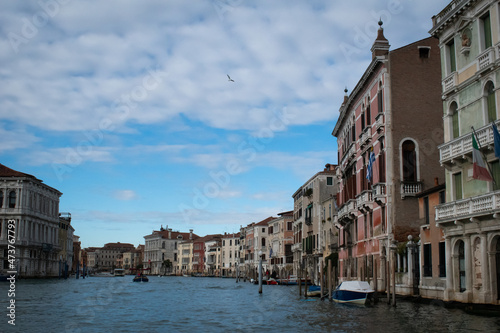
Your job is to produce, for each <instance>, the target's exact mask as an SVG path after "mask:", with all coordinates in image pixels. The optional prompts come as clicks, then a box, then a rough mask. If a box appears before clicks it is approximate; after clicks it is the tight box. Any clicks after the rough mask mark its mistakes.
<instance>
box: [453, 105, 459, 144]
mask: <svg viewBox="0 0 500 333" xmlns="http://www.w3.org/2000/svg"><path fill="white" fill-rule="evenodd" d="M451 119H452V122H453V138H458V137H459V136H460V130H459V127H458V112H457V111H455V113H453V116H452V118H451Z"/></svg>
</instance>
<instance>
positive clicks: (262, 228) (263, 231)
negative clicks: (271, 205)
mask: <svg viewBox="0 0 500 333" xmlns="http://www.w3.org/2000/svg"><path fill="white" fill-rule="evenodd" d="M275 219H276V218H275V217H272V216H270V217H268V218H266V219H264V220H262V221H260V222H257V223H255V224H254V225H253V233H252V234H253V254H254V257H253V258H254V260H253V264H252V268H253V270H254V271H255V272H256V274H257V275H256V276H258V272H259V271H258V269H259V262H260V260H261V259H262V271H263V272H266V271H267V270H268V269H269V261H268V260H267V258H268V257H269V251H270V249H271V247H270V245H269V242H268V241H267V237H268V228H269V223H270V222H272V221H274V220H275Z"/></svg>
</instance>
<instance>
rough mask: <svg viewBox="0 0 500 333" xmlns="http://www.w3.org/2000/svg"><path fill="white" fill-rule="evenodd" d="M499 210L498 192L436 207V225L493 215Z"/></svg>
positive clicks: (499, 198) (499, 197) (499, 194)
mask: <svg viewBox="0 0 500 333" xmlns="http://www.w3.org/2000/svg"><path fill="white" fill-rule="evenodd" d="M499 209H500V191H496V192H490V193H486V194H482V195H479V196H476V197H471V198H467V199H462V200H457V201H453V202H449V203H444V204H441V205H437V206H436V223H437V224H439V223H446V222H454V221H457V220H466V219H469V220H470V219H471V218H474V217H478V216H482V215H487V214H494V213H495V211H498V210H499Z"/></svg>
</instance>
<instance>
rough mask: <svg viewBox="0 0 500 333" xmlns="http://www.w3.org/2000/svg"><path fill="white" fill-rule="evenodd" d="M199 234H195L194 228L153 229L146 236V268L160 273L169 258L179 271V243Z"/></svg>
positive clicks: (195, 237) (176, 270)
mask: <svg viewBox="0 0 500 333" xmlns="http://www.w3.org/2000/svg"><path fill="white" fill-rule="evenodd" d="M198 237H199V236H198V235H196V234H193V229H190V230H189V232H179V231H172V229H171V228H168V226H167V227H166V228H163V226H162V227H161V228H160V230H153V232H152V233H151V234H150V235H147V236H144V239H145V247H144V262H143V265H144V268H145V269H148V268H149V269H150V272H151V273H152V274H155V275H156V274H160V272H161V271H162V267H164V266H165V263H164V262H165V261H167V260H169V261H170V262H171V263H172V268H173V270H174V271H173V272H167V273H175V274H177V273H178V268H179V259H178V255H179V249H178V245H179V244H180V243H181V242H183V241H185V240H189V239H193V240H194V239H197V238H198Z"/></svg>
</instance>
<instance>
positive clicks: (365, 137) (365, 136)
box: [358, 127, 372, 148]
mask: <svg viewBox="0 0 500 333" xmlns="http://www.w3.org/2000/svg"><path fill="white" fill-rule="evenodd" d="M371 141H372V128H371V127H366V128H365V129H364V130H363V132H361V134H360V135H359V140H358V144H359V146H360V147H361V148H363V147H364V146H366V145H367V144H369V143H370V142H371Z"/></svg>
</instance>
